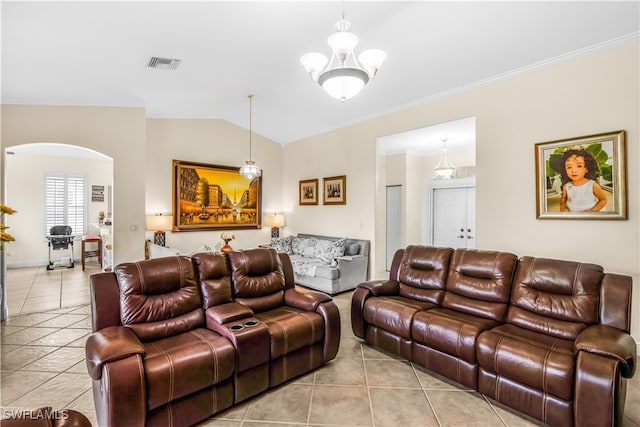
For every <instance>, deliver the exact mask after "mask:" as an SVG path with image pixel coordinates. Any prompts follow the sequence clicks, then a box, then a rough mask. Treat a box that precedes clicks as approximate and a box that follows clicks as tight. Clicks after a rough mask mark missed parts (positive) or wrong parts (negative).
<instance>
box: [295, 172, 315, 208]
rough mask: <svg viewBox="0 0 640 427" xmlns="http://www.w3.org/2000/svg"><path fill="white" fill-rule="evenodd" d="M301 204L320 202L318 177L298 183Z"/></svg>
mask: <svg viewBox="0 0 640 427" xmlns="http://www.w3.org/2000/svg"><path fill="white" fill-rule="evenodd" d="M298 194H299V204H300V206H304V205H317V204H318V178H316V179H305V180H302V181H300V182H299V184H298Z"/></svg>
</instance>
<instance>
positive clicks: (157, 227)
mask: <svg viewBox="0 0 640 427" xmlns="http://www.w3.org/2000/svg"><path fill="white" fill-rule="evenodd" d="M172 222H173V217H172V216H171V215H162V214H157V215H148V216H147V230H154V231H155V233H154V234H153V243H155V244H156V245H160V246H164V245H165V243H166V240H165V232H164V230H170V229H171V225H172Z"/></svg>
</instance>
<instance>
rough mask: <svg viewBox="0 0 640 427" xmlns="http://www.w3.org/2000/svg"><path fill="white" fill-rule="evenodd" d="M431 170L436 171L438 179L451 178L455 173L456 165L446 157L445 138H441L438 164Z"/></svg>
mask: <svg viewBox="0 0 640 427" xmlns="http://www.w3.org/2000/svg"><path fill="white" fill-rule="evenodd" d="M433 171H434V172H435V173H436V175H437V178H438V179H451V178H453V175H454V174H455V173H456V167H455V166H454V165H453V163H451V162H450V161H449V159H448V158H447V138H442V155H441V156H440V161H439V162H438V166H436V167H435V168H434V169H433Z"/></svg>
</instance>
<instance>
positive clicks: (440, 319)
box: [411, 308, 499, 364]
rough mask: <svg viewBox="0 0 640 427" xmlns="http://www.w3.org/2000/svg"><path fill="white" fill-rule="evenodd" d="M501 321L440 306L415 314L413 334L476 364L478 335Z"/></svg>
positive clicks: (420, 341) (428, 345)
mask: <svg viewBox="0 0 640 427" xmlns="http://www.w3.org/2000/svg"><path fill="white" fill-rule="evenodd" d="M498 325H499V323H498V322H496V321H495V320H491V319H485V318H483V317H477V316H472V315H471V314H467V313H462V312H460V311H455V310H450V309H447V308H437V309H434V310H428V311H421V312H420V313H417V314H416V316H415V318H414V319H413V327H412V328H411V335H412V337H413V339H414V341H415V342H417V343H420V344H424V345H426V346H427V347H431V348H433V349H435V350H439V351H441V352H443V353H446V354H449V355H451V356H455V357H457V358H460V359H462V360H464V361H466V362H468V363H471V364H475V363H476V362H477V360H476V340H477V339H478V335H480V333H482V332H483V331H486V330H487V329H491V328H495V327H496V326H498Z"/></svg>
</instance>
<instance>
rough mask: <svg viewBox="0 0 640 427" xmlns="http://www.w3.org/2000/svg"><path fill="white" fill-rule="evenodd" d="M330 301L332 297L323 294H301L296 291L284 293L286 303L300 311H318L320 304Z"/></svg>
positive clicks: (309, 292)
mask: <svg viewBox="0 0 640 427" xmlns="http://www.w3.org/2000/svg"><path fill="white" fill-rule="evenodd" d="M328 301H332V299H331V297H330V296H329V295H327V294H323V293H321V292H315V291H308V292H300V291H297V290H295V289H287V290H286V291H285V292H284V303H285V304H286V305H288V306H291V307H294V308H297V309H299V310H305V311H316V310H317V308H318V306H319V305H320V304H322V303H323V302H328Z"/></svg>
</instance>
